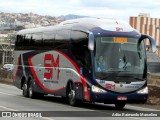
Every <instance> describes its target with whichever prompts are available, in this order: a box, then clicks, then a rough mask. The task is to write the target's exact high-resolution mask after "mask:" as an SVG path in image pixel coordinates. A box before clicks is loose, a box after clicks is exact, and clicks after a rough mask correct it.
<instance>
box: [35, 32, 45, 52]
mask: <svg viewBox="0 0 160 120" xmlns="http://www.w3.org/2000/svg"><path fill="white" fill-rule="evenodd" d="M32 41H33V42H34V46H33V49H34V50H43V48H44V47H43V34H42V33H34V34H33V36H32Z"/></svg>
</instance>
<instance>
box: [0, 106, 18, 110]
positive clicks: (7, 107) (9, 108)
mask: <svg viewBox="0 0 160 120" xmlns="http://www.w3.org/2000/svg"><path fill="white" fill-rule="evenodd" d="M0 108H4V109H7V110H11V111H18V110H16V109H12V108H9V107H5V106H0Z"/></svg>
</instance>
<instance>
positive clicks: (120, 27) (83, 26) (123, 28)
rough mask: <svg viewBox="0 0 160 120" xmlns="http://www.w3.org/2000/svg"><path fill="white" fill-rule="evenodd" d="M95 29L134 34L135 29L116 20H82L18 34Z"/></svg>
mask: <svg viewBox="0 0 160 120" xmlns="http://www.w3.org/2000/svg"><path fill="white" fill-rule="evenodd" d="M95 28H99V29H102V30H106V31H113V32H114V31H115V32H132V31H133V30H134V29H133V28H132V27H131V26H130V25H129V24H128V23H127V22H124V21H122V20H116V19H100V18H80V19H73V20H67V21H64V22H61V23H60V24H58V25H56V26H48V27H40V28H32V29H25V30H21V31H19V32H18V33H17V34H26V33H38V32H47V31H53V30H58V29H70V30H81V31H86V32H87V31H91V32H92V30H93V29H95Z"/></svg>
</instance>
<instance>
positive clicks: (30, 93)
mask: <svg viewBox="0 0 160 120" xmlns="http://www.w3.org/2000/svg"><path fill="white" fill-rule="evenodd" d="M28 87H29V89H28V96H29V97H30V98H36V93H35V92H34V91H33V85H32V81H31V80H30V81H29V86H28Z"/></svg>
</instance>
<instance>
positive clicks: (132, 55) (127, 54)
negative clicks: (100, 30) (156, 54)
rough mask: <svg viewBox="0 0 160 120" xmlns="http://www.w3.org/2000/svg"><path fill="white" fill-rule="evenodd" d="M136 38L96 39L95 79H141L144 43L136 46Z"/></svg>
mask: <svg viewBox="0 0 160 120" xmlns="http://www.w3.org/2000/svg"><path fill="white" fill-rule="evenodd" d="M137 43H138V39H137V38H126V37H96V38H95V60H94V61H95V77H96V79H104V80H105V79H106V78H107V77H108V78H109V76H110V75H111V74H112V77H114V76H132V77H138V78H139V77H140V76H141V78H142V76H143V73H144V66H145V65H144V64H145V62H144V60H145V59H144V58H145V49H144V43H141V45H140V46H138V45H137Z"/></svg>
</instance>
